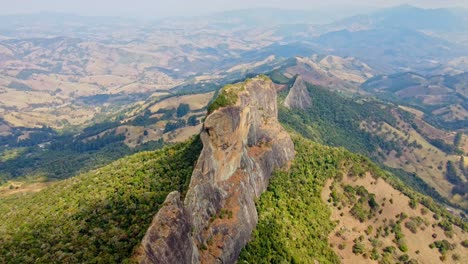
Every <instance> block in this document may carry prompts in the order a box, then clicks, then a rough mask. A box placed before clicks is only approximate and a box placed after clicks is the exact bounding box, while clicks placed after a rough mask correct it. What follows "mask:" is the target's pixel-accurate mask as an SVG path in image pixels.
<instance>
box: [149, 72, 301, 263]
mask: <svg viewBox="0 0 468 264" xmlns="http://www.w3.org/2000/svg"><path fill="white" fill-rule="evenodd" d="M224 93H225V94H229V95H235V96H237V100H236V102H235V104H233V105H229V106H225V107H221V108H219V109H217V110H215V111H214V112H213V113H211V114H209V115H208V116H207V118H206V120H205V124H204V126H203V129H202V132H201V135H200V136H201V140H202V142H203V150H202V152H201V155H200V157H199V159H198V162H197V165H196V167H195V169H194V171H193V174H192V179H191V183H190V187H189V190H188V192H187V195H186V198H185V201H184V205H182V203H181V202H180V200H178V197H179V196H178V193H177V192H175V193H171V194H170V195H169V196H168V197H167V199H166V203H165V205H164V206H163V208H162V209H161V210H160V211H159V212H158V214H157V215H156V216H155V218H154V220H153V223H152V224H151V226H150V228H149V230H148V232H147V234H146V235H145V238H144V239H143V242H142V249H141V251H142V253H141V254H142V255H141V256H140V261H141V263H234V262H235V261H236V260H237V258H238V256H239V253H240V251H241V249H242V248H243V247H244V246H245V244H246V243H247V242H248V240H249V238H250V235H251V233H252V231H253V229H254V228H255V226H256V224H257V221H258V216H257V211H256V208H255V203H254V201H255V198H257V197H259V196H260V194H261V193H262V192H263V191H265V189H266V187H267V185H268V182H269V179H270V177H271V174H272V172H273V170H274V169H275V168H281V167H285V166H287V165H288V163H289V161H291V160H292V159H293V158H294V145H293V142H292V140H291V139H290V137H289V135H288V133H287V132H286V131H284V129H283V128H282V127H281V125H280V124H279V122H278V120H277V114H278V110H277V105H276V89H275V85H274V84H273V83H272V82H271V80H269V79H268V78H267V77H256V78H253V79H250V80H247V81H246V82H243V83H239V84H236V85H230V86H227V87H225V88H224ZM188 230H190V232H188Z"/></svg>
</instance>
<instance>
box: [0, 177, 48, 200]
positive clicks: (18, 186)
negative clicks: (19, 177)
mask: <svg viewBox="0 0 468 264" xmlns="http://www.w3.org/2000/svg"><path fill="white" fill-rule="evenodd" d="M52 184H53V182H33V183H26V182H16V181H12V182H7V183H6V184H4V185H3V186H0V197H6V196H10V195H13V194H20V193H35V192H39V191H41V190H43V189H45V188H47V187H49V186H51V185H52Z"/></svg>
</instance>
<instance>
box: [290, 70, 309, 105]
mask: <svg viewBox="0 0 468 264" xmlns="http://www.w3.org/2000/svg"><path fill="white" fill-rule="evenodd" d="M284 105H285V106H286V107H287V108H289V109H291V108H295V109H301V110H305V109H306V108H309V107H311V106H312V98H310V95H309V92H308V91H307V86H306V84H305V82H304V80H303V79H302V77H301V76H297V78H296V81H295V82H294V85H293V86H292V87H291V90H289V94H288V96H287V97H286V100H285V101H284Z"/></svg>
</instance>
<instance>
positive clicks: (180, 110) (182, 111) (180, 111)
mask: <svg viewBox="0 0 468 264" xmlns="http://www.w3.org/2000/svg"><path fill="white" fill-rule="evenodd" d="M188 112H190V106H189V105H188V104H180V105H179V107H177V117H183V116H185V115H186V114H188Z"/></svg>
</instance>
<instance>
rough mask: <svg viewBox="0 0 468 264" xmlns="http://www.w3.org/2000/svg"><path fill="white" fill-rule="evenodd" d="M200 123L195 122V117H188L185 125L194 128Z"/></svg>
mask: <svg viewBox="0 0 468 264" xmlns="http://www.w3.org/2000/svg"><path fill="white" fill-rule="evenodd" d="M199 123H200V122H199V121H198V120H197V117H196V116H191V117H189V119H188V120H187V125H189V126H196V125H198V124H199Z"/></svg>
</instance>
